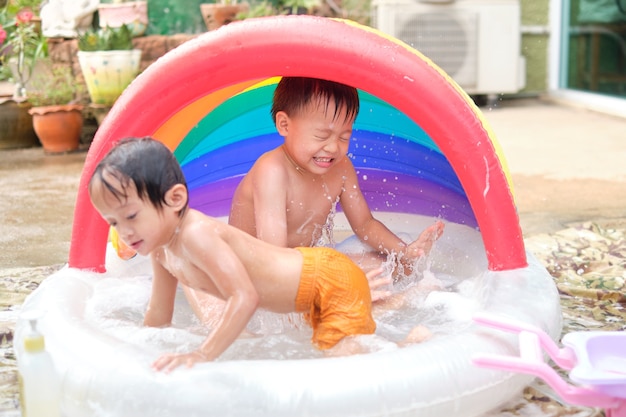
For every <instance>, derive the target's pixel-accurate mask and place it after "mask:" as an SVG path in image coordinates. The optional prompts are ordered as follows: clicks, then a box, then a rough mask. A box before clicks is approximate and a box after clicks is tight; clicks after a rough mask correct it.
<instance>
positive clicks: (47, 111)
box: [28, 64, 84, 153]
mask: <svg viewBox="0 0 626 417" xmlns="http://www.w3.org/2000/svg"><path fill="white" fill-rule="evenodd" d="M47 69H48V75H47V76H45V77H40V78H37V79H36V80H34V81H33V85H32V87H31V90H30V91H29V94H28V101H30V103H31V104H32V107H31V108H30V110H29V111H28V112H29V113H30V114H31V115H32V117H33V128H34V130H35V133H36V134H37V137H38V138H39V141H40V142H41V145H42V146H43V149H44V151H45V152H46V153H64V152H70V151H74V150H76V149H78V147H79V145H80V135H81V132H82V128H83V114H82V111H83V105H82V104H80V103H79V101H80V97H81V96H82V94H83V91H84V90H83V89H84V87H83V85H82V84H80V83H77V82H76V78H75V77H74V74H72V70H71V69H70V67H68V66H64V65H61V66H52V65H51V64H49V66H48V67H47Z"/></svg>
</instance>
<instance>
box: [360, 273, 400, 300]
mask: <svg viewBox="0 0 626 417" xmlns="http://www.w3.org/2000/svg"><path fill="white" fill-rule="evenodd" d="M383 274H385V275H384V276H382V277H381V275H383ZM365 276H366V277H367V281H368V282H369V284H370V291H371V292H372V302H375V301H379V300H384V299H385V298H387V297H389V296H391V291H389V290H379V288H384V287H387V286H389V285H391V284H392V283H393V279H392V278H391V274H390V273H385V270H384V269H383V268H378V269H374V270H371V271H369V272H368V273H366V274H365Z"/></svg>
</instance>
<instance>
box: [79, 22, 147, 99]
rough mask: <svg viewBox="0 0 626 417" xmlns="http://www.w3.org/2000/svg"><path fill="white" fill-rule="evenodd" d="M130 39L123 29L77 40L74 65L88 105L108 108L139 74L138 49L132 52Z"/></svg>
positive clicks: (100, 31) (89, 34)
mask: <svg viewBox="0 0 626 417" xmlns="http://www.w3.org/2000/svg"><path fill="white" fill-rule="evenodd" d="M132 38H133V37H132V33H131V31H130V28H129V27H128V26H127V25H122V26H120V27H119V28H112V27H105V28H100V29H98V30H90V31H87V32H85V33H84V34H82V35H80V36H79V37H78V62H79V63H80V68H81V71H82V74H83V77H84V78H85V83H86V84H87V90H88V91H89V97H90V98H91V102H92V103H94V104H97V105H102V106H112V105H113V103H115V100H117V98H118V97H119V96H120V95H121V94H122V92H123V91H124V89H125V88H126V87H127V86H128V85H129V84H130V83H131V81H132V80H133V79H135V77H136V76H137V74H138V73H139V65H140V64H141V49H134V48H133V39H132Z"/></svg>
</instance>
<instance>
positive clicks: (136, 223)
mask: <svg viewBox="0 0 626 417" xmlns="http://www.w3.org/2000/svg"><path fill="white" fill-rule="evenodd" d="M104 177H105V179H106V181H107V182H108V183H110V184H112V185H113V187H115V188H116V189H117V190H118V191H120V192H122V194H124V193H125V194H126V197H127V198H125V199H124V198H121V199H118V198H117V197H116V196H115V195H113V194H112V193H111V192H110V191H109V190H108V189H107V188H106V187H105V186H104V184H103V183H102V181H100V180H99V179H94V180H93V182H92V184H91V186H90V193H89V194H90V197H91V202H92V203H93V205H94V207H95V208H96V210H98V212H99V213H100V215H101V216H102V217H103V218H104V220H106V221H107V222H108V223H109V225H111V226H113V227H114V228H115V230H116V231H117V233H118V235H119V237H120V238H121V239H122V240H123V241H124V243H126V244H127V245H128V246H129V247H131V248H133V249H134V250H135V251H137V252H138V253H139V254H141V255H148V254H149V253H150V252H152V251H153V250H154V249H155V248H157V247H158V246H162V245H163V244H165V243H167V241H168V239H169V238H168V237H164V236H162V234H163V233H162V227H159V225H161V224H162V222H163V221H164V218H163V216H164V215H165V213H162V212H161V211H159V210H157V209H156V207H154V205H153V204H152V203H150V202H149V201H147V200H143V199H141V198H139V195H137V189H136V187H135V184H134V183H133V182H132V181H131V182H130V184H129V185H128V186H127V187H126V189H124V188H123V187H122V185H121V183H120V182H119V180H117V179H116V178H115V177H113V176H112V175H110V174H107V173H105V174H104ZM164 210H165V211H167V206H165V207H164Z"/></svg>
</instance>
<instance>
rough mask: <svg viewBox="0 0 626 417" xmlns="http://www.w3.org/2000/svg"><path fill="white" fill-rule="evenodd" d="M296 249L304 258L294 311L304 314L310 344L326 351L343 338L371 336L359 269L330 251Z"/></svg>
mask: <svg viewBox="0 0 626 417" xmlns="http://www.w3.org/2000/svg"><path fill="white" fill-rule="evenodd" d="M296 249H298V250H299V251H300V252H301V253H302V258H303V261H302V274H301V277H300V286H299V288H298V294H297V296H296V310H297V311H306V312H307V313H306V314H305V319H306V320H307V321H308V322H309V323H310V324H311V327H313V339H312V340H313V343H314V344H315V345H316V346H317V347H318V348H320V349H328V348H331V347H333V346H335V345H336V344H337V343H338V342H339V341H340V340H341V339H342V338H344V337H345V336H349V335H356V334H371V333H374V331H375V330H376V323H375V322H374V319H373V318H372V296H371V293H370V287H369V283H368V282H367V277H366V276H365V273H364V272H363V271H362V270H361V268H359V267H358V266H357V265H356V264H355V263H354V262H352V260H351V259H350V258H348V257H347V256H346V255H344V254H343V253H341V252H338V251H336V250H334V249H331V248H324V247H314V248H296Z"/></svg>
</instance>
